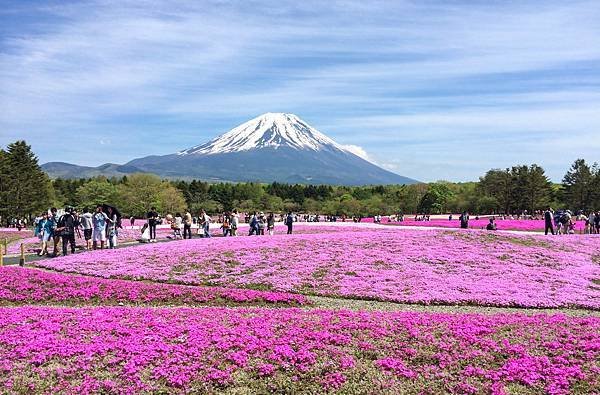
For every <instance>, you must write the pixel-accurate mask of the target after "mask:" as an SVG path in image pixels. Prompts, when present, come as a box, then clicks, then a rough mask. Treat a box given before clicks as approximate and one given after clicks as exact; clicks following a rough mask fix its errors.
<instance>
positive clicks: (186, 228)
mask: <svg viewBox="0 0 600 395" xmlns="http://www.w3.org/2000/svg"><path fill="white" fill-rule="evenodd" d="M183 238H184V239H186V238H187V239H191V238H192V214H190V212H189V211H186V212H185V216H184V218H183Z"/></svg>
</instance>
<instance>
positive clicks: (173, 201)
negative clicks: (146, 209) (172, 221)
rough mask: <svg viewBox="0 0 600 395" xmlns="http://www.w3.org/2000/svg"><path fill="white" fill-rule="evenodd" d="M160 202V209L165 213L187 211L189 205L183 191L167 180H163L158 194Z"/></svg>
mask: <svg viewBox="0 0 600 395" xmlns="http://www.w3.org/2000/svg"><path fill="white" fill-rule="evenodd" d="M158 202H159V203H158V209H159V210H161V211H162V212H163V213H165V214H173V215H175V214H177V213H180V214H181V213H183V212H185V209H186V207H187V204H186V202H185V198H184V197H183V193H181V191H180V190H179V189H177V188H175V187H174V186H173V185H171V184H169V183H167V182H163V185H162V189H161V190H160V192H159V195H158Z"/></svg>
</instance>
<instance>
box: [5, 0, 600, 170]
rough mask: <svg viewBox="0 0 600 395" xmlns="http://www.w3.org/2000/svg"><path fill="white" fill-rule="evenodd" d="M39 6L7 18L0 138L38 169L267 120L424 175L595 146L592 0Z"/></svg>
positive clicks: (12, 11) (146, 150) (596, 49)
mask: <svg viewBox="0 0 600 395" xmlns="http://www.w3.org/2000/svg"><path fill="white" fill-rule="evenodd" d="M33 4H35V5H32V4H29V3H22V2H18V1H15V2H14V3H8V4H7V5H5V6H4V7H3V9H2V10H0V25H2V26H4V27H2V28H0V109H1V111H0V144H5V143H8V142H10V141H12V140H14V139H16V138H26V139H27V140H29V141H31V142H32V143H33V144H34V148H35V149H36V150H37V151H38V152H39V156H40V157H41V159H42V160H69V161H73V162H78V163H82V164H91V165H96V164H100V163H103V162H107V161H111V162H125V161H127V160H129V159H131V158H132V157H136V156H143V155H147V154H161V153H170V152H175V151H177V150H179V149H182V148H185V147H186V146H192V145H196V144H199V143H201V142H202V141H204V140H208V139H209V138H212V137H214V136H215V135H216V134H218V133H222V132H224V131H227V130H228V129H230V128H231V127H233V126H235V125H236V124H238V123H241V122H243V121H245V120H247V119H248V118H250V117H253V116H256V115H258V114H260V113H262V112H267V111H285V112H293V113H296V114H298V115H299V116H300V117H302V118H304V119H306V120H307V121H308V122H310V123H311V124H313V125H314V126H315V127H317V128H318V129H320V130H321V131H323V132H324V133H326V134H329V135H331V136H332V137H333V138H335V139H336V140H337V141H339V142H340V144H345V145H355V146H359V147H362V150H363V151H361V154H366V153H367V152H368V157H369V158H370V160H373V161H375V162H377V163H383V164H386V166H387V167H388V168H391V169H393V170H396V171H398V172H400V173H402V174H405V175H408V176H411V177H414V178H418V179H423V180H435V179H439V178H450V179H461V180H462V179H474V178H476V177H477V176H478V175H479V174H480V173H481V172H482V171H485V170H487V169H488V168H490V167H495V166H504V165H510V164H514V163H515V162H516V163H528V162H532V161H537V162H538V163H540V164H541V165H544V166H545V167H547V168H548V170H549V172H550V173H551V175H552V177H553V178H554V179H560V177H561V175H562V173H564V170H565V169H566V168H567V167H568V165H569V162H570V161H572V160H573V159H575V158H576V157H577V156H580V155H582V156H586V155H588V157H589V158H590V159H594V153H595V152H598V149H599V147H598V144H600V143H599V142H598V141H599V140H598V139H597V138H596V137H597V133H598V130H599V126H600V120H599V118H600V117H599V116H598V114H599V113H600V112H599V111H598V110H600V95H599V94H598V93H597V92H598V88H600V69H598V67H597V65H598V62H599V61H600V46H599V45H598V43H599V42H600V25H599V24H598V23H597V21H598V20H599V19H600V4H599V3H598V2H595V1H574V2H569V3H568V4H566V3H564V2H559V1H546V2H539V1H523V2H471V1H465V2H460V1H459V2H446V1H426V2H421V1H399V2H369V3H365V2H358V1H340V2H337V1H336V2H327V3H324V2H320V1H309V2H290V3H286V2H227V1H225V2H223V1H214V2H210V1H203V2H192V1H181V2H175V3H173V2H169V3H167V2H159V1H144V2H138V1H102V0H98V1H87V2H81V3H62V2H53V1H52V2H48V3H43V2H42V3H33ZM67 138H68V140H69V141H71V142H72V145H73V147H71V148H69V149H68V150H63V151H57V150H56V149H55V146H56V143H57V141H64V140H66V139H67ZM94 141H96V142H98V141H110V142H111V144H110V146H103V148H104V149H103V151H102V155H101V157H99V156H98V154H97V148H95V147H94V145H95V144H94V143H93V142H94ZM581 141H585V142H586V143H585V144H579V143H578V142H581ZM96 144H97V143H96ZM565 144H566V145H567V147H568V148H565V147H564V146H565ZM580 145H581V146H582V147H581V148H579V146H580ZM109 147H110V149H109ZM69 150H70V151H69ZM590 151H591V152H590ZM65 152H67V154H66V155H68V157H67V158H65V157H58V155H61V153H62V154H63V156H64V153H65ZM588 152H590V153H589V154H588ZM467 153H468V154H467ZM596 157H597V155H596ZM509 162H511V163H509Z"/></svg>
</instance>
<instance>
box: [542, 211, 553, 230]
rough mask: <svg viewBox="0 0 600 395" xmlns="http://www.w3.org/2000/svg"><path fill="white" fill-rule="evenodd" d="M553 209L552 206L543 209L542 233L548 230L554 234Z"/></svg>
mask: <svg viewBox="0 0 600 395" xmlns="http://www.w3.org/2000/svg"><path fill="white" fill-rule="evenodd" d="M553 221H554V211H553V210H552V207H548V208H547V209H546V211H544V234H545V235H547V234H548V231H550V232H551V233H552V234H553V235H554V224H553Z"/></svg>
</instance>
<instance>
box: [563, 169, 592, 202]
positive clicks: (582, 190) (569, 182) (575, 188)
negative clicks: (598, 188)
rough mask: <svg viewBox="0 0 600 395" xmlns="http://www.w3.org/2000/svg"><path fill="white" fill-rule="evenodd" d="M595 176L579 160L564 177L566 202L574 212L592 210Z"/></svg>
mask: <svg viewBox="0 0 600 395" xmlns="http://www.w3.org/2000/svg"><path fill="white" fill-rule="evenodd" d="M593 178H594V177H593V175H592V170H591V168H590V166H588V164H587V163H585V160H583V159H577V160H576V161H575V163H573V165H571V168H570V169H569V170H568V171H567V174H565V176H564V177H563V182H562V185H563V190H564V201H565V203H566V204H567V206H568V207H570V208H571V209H573V210H585V211H587V210H589V209H591V208H592V197H593V189H592V183H593V181H594V180H593Z"/></svg>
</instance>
